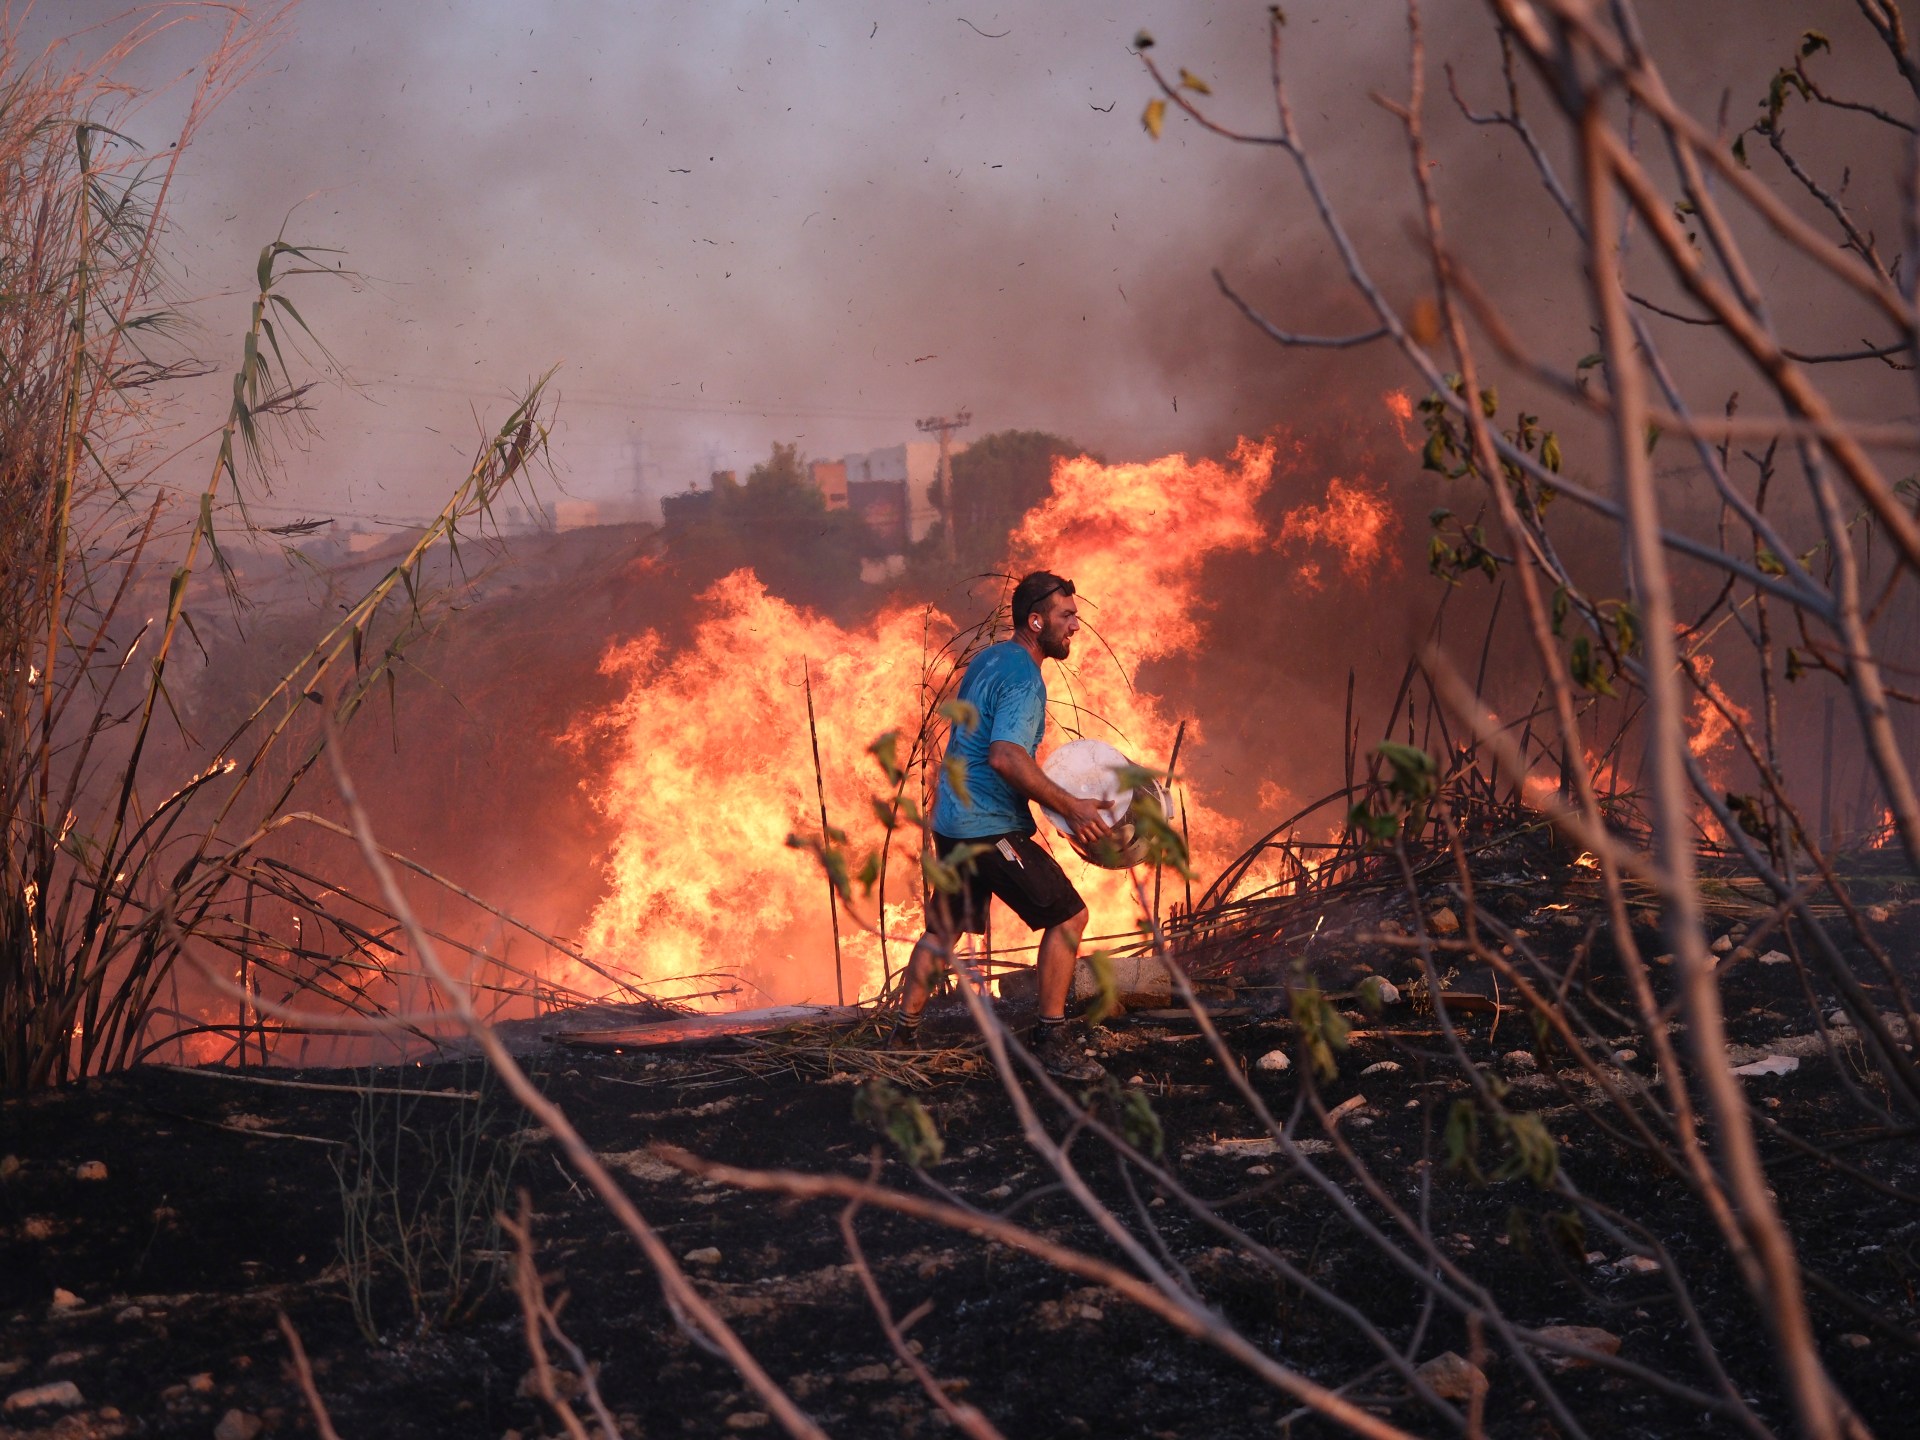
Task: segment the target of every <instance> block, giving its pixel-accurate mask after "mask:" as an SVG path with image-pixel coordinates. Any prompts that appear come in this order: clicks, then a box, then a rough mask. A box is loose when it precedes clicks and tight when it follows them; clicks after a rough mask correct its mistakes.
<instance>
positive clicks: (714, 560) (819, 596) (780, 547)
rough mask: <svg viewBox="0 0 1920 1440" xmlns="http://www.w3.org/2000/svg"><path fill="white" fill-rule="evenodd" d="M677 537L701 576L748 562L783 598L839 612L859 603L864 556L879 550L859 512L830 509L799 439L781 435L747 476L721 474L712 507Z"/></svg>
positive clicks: (682, 555) (701, 579)
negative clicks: (787, 441)
mask: <svg viewBox="0 0 1920 1440" xmlns="http://www.w3.org/2000/svg"><path fill="white" fill-rule="evenodd" d="M672 544H673V552H674V554H675V556H676V557H677V558H678V559H679V560H680V561H681V563H682V564H683V566H685V567H686V568H687V569H688V570H689V571H690V572H691V573H690V575H689V579H690V580H693V581H695V582H697V583H699V584H704V583H705V581H706V580H707V579H710V578H713V577H717V576H720V575H724V574H727V573H728V572H730V571H733V570H738V569H741V568H743V567H744V568H749V569H751V570H752V571H753V572H754V573H755V574H756V575H758V576H759V577H760V579H761V580H762V581H763V582H764V583H765V584H766V587H767V589H768V590H770V591H772V592H773V593H774V594H775V595H778V596H780V597H781V598H782V599H784V600H790V601H792V602H793V603H795V604H799V605H807V606H810V607H813V608H815V609H821V610H826V611H828V612H831V613H836V614H839V613H843V612H845V610H846V609H847V608H848V607H849V606H852V605H855V604H857V603H858V601H859V599H860V597H861V594H862V591H863V589H864V587H863V586H862V585H861V581H860V562H861V560H862V559H863V558H865V557H866V556H868V555H872V554H875V553H877V545H876V542H875V541H874V539H873V537H872V536H871V535H870V534H869V533H868V531H867V529H866V527H865V526H864V525H862V524H861V523H860V521H859V519H858V517H856V516H855V515H854V514H853V513H852V512H851V511H848V510H829V509H827V503H826V500H825V499H824V498H823V497H822V496H821V494H820V492H819V490H818V489H816V488H815V487H814V484H813V481H812V480H811V479H810V478H809V477H808V475H807V462H806V457H805V456H803V455H802V454H801V453H800V447H799V446H798V445H783V444H781V443H780V442H779V441H777V440H776V441H775V442H774V444H773V448H772V449H771V451H769V453H768V455H767V458H766V459H765V460H764V461H762V462H761V463H760V464H758V465H756V466H754V467H753V469H752V470H751V471H749V472H748V474H747V478H746V480H745V482H740V481H736V480H733V479H731V478H730V477H727V476H719V477H716V479H715V481H714V486H713V508H712V509H711V510H710V511H709V512H708V513H707V515H706V517H705V518H704V519H702V520H700V521H698V522H697V523H695V524H693V525H690V526H688V527H687V528H686V529H685V530H684V531H682V532H681V533H680V534H678V535H677V536H675V537H674V539H673V542H672Z"/></svg>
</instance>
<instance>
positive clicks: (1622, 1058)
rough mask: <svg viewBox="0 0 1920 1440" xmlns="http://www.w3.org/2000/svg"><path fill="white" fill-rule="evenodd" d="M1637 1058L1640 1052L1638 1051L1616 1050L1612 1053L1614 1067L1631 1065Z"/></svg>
mask: <svg viewBox="0 0 1920 1440" xmlns="http://www.w3.org/2000/svg"><path fill="white" fill-rule="evenodd" d="M1639 1058H1640V1052H1639V1051H1638V1050H1616V1051H1614V1052H1613V1063H1614V1064H1616V1065H1631V1064H1632V1063H1633V1062H1634V1061H1636V1060H1638V1059H1639Z"/></svg>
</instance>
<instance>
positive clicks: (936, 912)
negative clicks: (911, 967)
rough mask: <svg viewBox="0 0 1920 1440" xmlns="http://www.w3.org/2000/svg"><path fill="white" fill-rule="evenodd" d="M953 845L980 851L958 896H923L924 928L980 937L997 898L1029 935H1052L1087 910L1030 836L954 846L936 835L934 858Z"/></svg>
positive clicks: (949, 838) (986, 838)
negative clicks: (992, 900)
mask: <svg viewBox="0 0 1920 1440" xmlns="http://www.w3.org/2000/svg"><path fill="white" fill-rule="evenodd" d="M956 845H984V846H986V849H984V850H982V851H981V852H980V853H979V854H977V855H975V856H974V857H973V867H972V872H971V873H970V874H964V875H963V876H962V878H961V889H960V893H959V894H958V895H948V894H946V893H945V892H943V891H939V890H929V891H928V892H927V928H928V929H929V930H935V931H938V930H941V929H943V928H945V927H943V925H942V923H941V922H942V920H945V921H947V922H949V923H950V925H951V927H952V930H953V933H954V934H956V935H979V934H982V933H984V932H985V930H986V928H987V901H988V897H989V896H994V895H997V896H999V897H1000V899H1001V900H1003V901H1005V902H1006V905H1007V908H1008V909H1009V910H1011V911H1013V913H1014V914H1016V915H1018V916H1019V917H1020V918H1021V920H1023V921H1025V922H1026V924H1027V926H1028V927H1029V928H1030V929H1034V930H1050V929H1052V928H1053V927H1054V926H1055V925H1059V924H1061V923H1063V922H1064V921H1067V920H1071V919H1072V918H1073V917H1074V916H1076V915H1078V914H1079V913H1080V912H1081V911H1082V910H1084V909H1086V908H1087V902H1086V901H1084V900H1082V899H1081V898H1080V892H1079V891H1078V890H1076V889H1074V888H1073V882H1072V881H1071V880H1069V879H1067V876H1066V872H1065V871H1064V870H1062V869H1061V868H1060V867H1059V865H1058V864H1056V863H1055V861H1054V858H1053V856H1051V855H1049V854H1048V853H1047V852H1046V851H1045V850H1044V849H1042V848H1041V847H1040V845H1039V844H1038V843H1036V842H1035V840H1034V838H1033V837H1032V836H1031V835H976V836H973V837H972V838H970V839H966V840H956V839H954V838H953V837H952V836H951V835H941V834H939V833H938V832H936V833H935V834H934V837H933V848H934V853H935V854H937V855H939V856H941V857H942V858H943V859H944V858H945V857H946V855H947V854H948V853H949V852H950V851H951V850H952V849H953V847H954V846H956Z"/></svg>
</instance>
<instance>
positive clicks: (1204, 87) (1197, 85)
mask: <svg viewBox="0 0 1920 1440" xmlns="http://www.w3.org/2000/svg"><path fill="white" fill-rule="evenodd" d="M1180 86H1181V88H1182V89H1183V90H1191V91H1193V93H1194V94H1196V95H1211V94H1213V87H1212V86H1211V85H1209V84H1207V82H1206V81H1204V80H1202V79H1201V78H1200V77H1199V76H1198V75H1196V74H1194V73H1193V72H1192V71H1191V70H1189V69H1187V68H1186V67H1185V66H1182V67H1181V70H1180Z"/></svg>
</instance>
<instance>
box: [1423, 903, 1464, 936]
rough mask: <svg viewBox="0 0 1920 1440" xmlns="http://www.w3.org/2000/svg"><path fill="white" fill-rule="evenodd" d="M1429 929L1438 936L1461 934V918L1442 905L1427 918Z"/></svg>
mask: <svg viewBox="0 0 1920 1440" xmlns="http://www.w3.org/2000/svg"><path fill="white" fill-rule="evenodd" d="M1427 928H1428V929H1429V930H1431V931H1432V932H1433V933H1434V934H1436V935H1457V934H1459V933H1460V917H1459V916H1458V915H1456V914H1454V913H1453V911H1452V910H1450V909H1449V908H1447V907H1446V906H1445V905H1442V906H1441V907H1440V908H1439V909H1438V910H1436V911H1434V912H1433V913H1432V914H1431V915H1429V916H1427Z"/></svg>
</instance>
